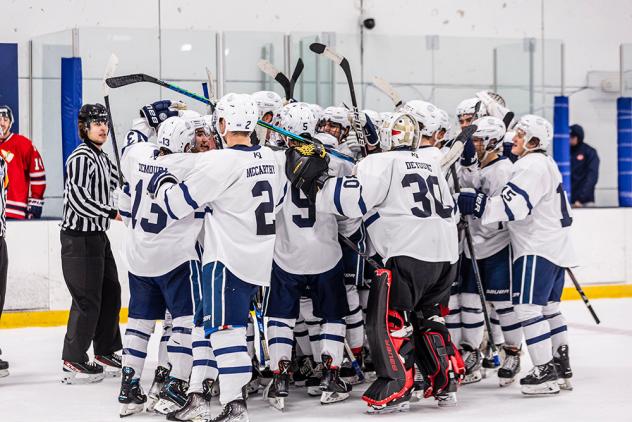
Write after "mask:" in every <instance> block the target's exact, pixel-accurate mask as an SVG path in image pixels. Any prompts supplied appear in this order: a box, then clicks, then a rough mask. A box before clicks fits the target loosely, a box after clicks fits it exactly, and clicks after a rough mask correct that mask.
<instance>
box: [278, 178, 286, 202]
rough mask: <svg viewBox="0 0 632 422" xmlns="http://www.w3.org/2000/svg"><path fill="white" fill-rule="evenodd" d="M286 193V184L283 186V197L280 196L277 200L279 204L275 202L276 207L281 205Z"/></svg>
mask: <svg viewBox="0 0 632 422" xmlns="http://www.w3.org/2000/svg"><path fill="white" fill-rule="evenodd" d="M286 193H287V183H286V184H285V186H283V195H281V199H279V202H277V204H276V206H277V207H278V206H279V205H281V204H282V203H283V200H284V199H285V194H286Z"/></svg>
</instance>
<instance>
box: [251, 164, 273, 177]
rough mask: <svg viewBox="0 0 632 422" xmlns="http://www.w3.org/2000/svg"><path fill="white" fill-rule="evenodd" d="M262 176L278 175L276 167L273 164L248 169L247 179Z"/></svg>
mask: <svg viewBox="0 0 632 422" xmlns="http://www.w3.org/2000/svg"><path fill="white" fill-rule="evenodd" d="M260 174H276V166H275V165H273V164H261V165H258V166H254V167H250V168H248V169H246V177H254V176H259V175H260Z"/></svg>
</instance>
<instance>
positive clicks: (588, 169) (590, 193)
mask: <svg viewBox="0 0 632 422" xmlns="http://www.w3.org/2000/svg"><path fill="white" fill-rule="evenodd" d="M570 142H571V204H572V207H573V208H580V207H590V206H593V205H595V186H596V185H597V181H598V180H599V155H598V154H597V150H596V149H595V148H593V147H591V146H590V145H588V144H587V143H585V142H584V128H582V127H581V126H580V125H572V126H571V127H570Z"/></svg>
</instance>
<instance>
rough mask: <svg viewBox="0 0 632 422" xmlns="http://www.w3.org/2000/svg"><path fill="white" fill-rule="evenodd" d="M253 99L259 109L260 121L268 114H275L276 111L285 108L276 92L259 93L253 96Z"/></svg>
mask: <svg viewBox="0 0 632 422" xmlns="http://www.w3.org/2000/svg"><path fill="white" fill-rule="evenodd" d="M252 98H253V99H254V100H255V102H256V103H257V107H259V118H260V119H261V118H262V117H263V116H265V115H266V114H268V113H272V114H274V112H275V111H277V110H278V109H280V108H281V107H283V99H281V96H280V95H279V94H277V93H276V92H274V91H257V92H255V93H254V94H252Z"/></svg>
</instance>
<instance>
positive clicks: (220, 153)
mask: <svg viewBox="0 0 632 422" xmlns="http://www.w3.org/2000/svg"><path fill="white" fill-rule="evenodd" d="M196 155H197V157H196V164H195V171H194V172H193V173H192V174H191V175H190V177H189V178H187V179H184V182H183V183H181V184H180V185H179V186H180V188H178V186H174V187H173V188H171V189H170V190H171V191H173V192H171V193H169V192H168V193H167V195H166V197H167V198H169V200H170V201H171V198H173V201H172V202H171V207H172V210H173V212H175V214H176V215H179V214H180V213H183V212H186V211H188V212H191V208H195V207H196V206H197V205H198V204H199V205H200V206H203V205H204V206H206V205H208V206H210V208H212V210H213V212H212V214H207V216H206V218H205V224H204V255H203V258H202V261H203V263H204V264H207V263H210V262H214V261H219V262H222V263H223V264H224V265H225V266H226V267H227V268H228V269H229V270H230V271H231V272H233V273H234V274H235V275H236V276H237V277H239V278H240V279H241V280H243V281H246V282H248V283H252V284H259V285H266V284H268V283H269V282H270V273H271V270H272V256H273V252H274V240H275V233H276V224H275V213H276V211H277V209H276V206H277V204H278V203H279V201H281V200H282V199H283V191H284V186H285V183H286V180H287V179H286V177H285V172H284V165H285V154H284V152H282V151H276V152H275V151H272V150H271V149H270V148H268V147H261V146H259V145H255V146H243V145H237V146H234V147H232V148H225V149H221V150H214V151H209V152H206V153H204V154H196ZM182 185H184V187H182ZM182 189H186V194H184V195H182ZM171 195H174V196H171ZM187 203H188V205H187ZM192 204H194V205H192ZM187 206H188V207H189V209H188V210H186V208H187Z"/></svg>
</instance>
